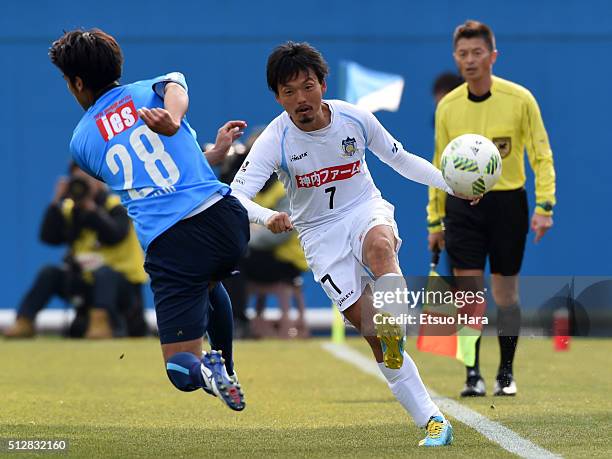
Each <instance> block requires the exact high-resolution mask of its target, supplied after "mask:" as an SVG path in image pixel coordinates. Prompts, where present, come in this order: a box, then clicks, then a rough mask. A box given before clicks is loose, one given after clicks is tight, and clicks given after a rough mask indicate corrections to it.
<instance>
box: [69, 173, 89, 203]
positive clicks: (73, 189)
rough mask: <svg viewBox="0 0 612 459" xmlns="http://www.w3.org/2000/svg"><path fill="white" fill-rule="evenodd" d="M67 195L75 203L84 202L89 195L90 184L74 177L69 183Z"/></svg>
mask: <svg viewBox="0 0 612 459" xmlns="http://www.w3.org/2000/svg"><path fill="white" fill-rule="evenodd" d="M66 194H67V196H68V197H69V198H70V199H72V200H73V201H75V202H79V201H82V200H83V199H84V198H85V197H86V196H87V195H88V194H89V184H88V183H87V181H85V180H84V179H82V178H80V177H72V178H71V179H70V181H69V182H68V192H67V193H66Z"/></svg>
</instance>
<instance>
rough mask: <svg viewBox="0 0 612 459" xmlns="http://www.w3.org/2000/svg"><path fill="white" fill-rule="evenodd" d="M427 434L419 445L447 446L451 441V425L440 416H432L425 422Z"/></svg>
mask: <svg viewBox="0 0 612 459" xmlns="http://www.w3.org/2000/svg"><path fill="white" fill-rule="evenodd" d="M426 429H427V435H426V436H425V438H423V439H422V440H421V441H420V442H419V446H448V445H450V444H451V443H452V442H453V426H451V424H450V422H448V420H447V419H444V418H443V417H442V416H432V417H431V418H429V421H428V422H427V427H426Z"/></svg>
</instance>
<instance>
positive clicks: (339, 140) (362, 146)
mask: <svg viewBox="0 0 612 459" xmlns="http://www.w3.org/2000/svg"><path fill="white" fill-rule="evenodd" d="M324 103H325V104H327V106H328V107H329V109H330V111H331V122H330V124H329V125H327V126H326V127H324V128H322V129H319V130H317V131H312V132H306V131H302V130H301V129H299V128H298V127H296V126H295V124H294V123H293V121H291V118H290V117H289V115H288V114H287V112H283V113H282V114H281V115H279V116H278V117H277V118H276V119H275V120H274V121H272V122H271V123H270V124H269V125H268V127H267V128H266V129H265V130H264V131H263V133H262V134H261V135H260V137H259V138H258V139H257V141H256V142H255V144H254V145H253V147H252V148H251V151H250V153H249V155H248V157H247V158H246V160H245V161H244V163H243V165H242V167H241V168H240V170H239V172H238V173H237V174H236V177H235V178H234V181H233V183H232V185H231V187H232V190H233V192H234V194H235V195H236V196H238V197H239V198H241V201H244V198H245V197H246V198H248V199H249V200H250V199H252V197H253V196H254V195H255V194H256V193H257V192H258V191H259V190H260V189H261V188H262V187H263V185H264V184H265V182H266V181H267V180H268V178H269V177H270V175H271V174H272V172H276V173H277V175H278V177H279V179H280V180H281V181H282V183H283V185H284V186H285V189H286V191H287V194H288V197H289V201H290V217H291V221H292V223H293V225H294V226H295V227H296V229H297V230H298V232H299V233H300V234H301V233H303V232H305V231H308V230H310V229H312V228H315V227H318V226H319V225H322V224H326V223H329V222H333V221H335V220H338V219H340V218H342V217H343V216H344V215H347V214H348V213H349V212H350V211H351V210H352V209H355V208H356V207H357V206H358V205H359V204H361V203H364V202H366V201H369V200H371V199H376V198H378V197H380V191H379V190H378V188H376V185H375V184H374V181H373V180H372V176H371V175H370V172H369V170H368V166H367V164H366V158H365V153H366V149H369V150H370V151H372V152H373V153H374V154H375V155H377V156H378V157H379V158H380V159H381V160H382V161H383V162H385V163H387V164H389V165H391V166H392V167H393V168H394V169H396V170H397V171H398V172H399V173H400V174H402V175H404V176H405V177H407V178H410V179H413V180H416V181H418V182H421V183H424V184H427V185H431V186H436V187H438V188H441V189H443V190H445V191H448V187H447V186H446V184H445V183H444V180H443V178H442V175H441V173H440V171H438V170H437V169H436V168H435V167H434V166H432V165H431V164H430V163H429V162H428V161H426V160H424V159H422V158H419V157H418V156H415V155H412V154H410V153H408V152H406V151H405V150H404V148H403V147H402V145H401V143H400V142H398V141H397V140H395V139H394V138H393V137H392V136H391V135H390V134H389V133H388V132H387V131H386V130H385V128H384V127H383V126H382V125H381V124H380V122H379V121H378V120H377V119H376V117H374V115H372V114H371V113H370V112H368V111H365V110H363V109H361V108H358V107H356V106H354V105H352V104H349V103H347V102H343V101H339V100H329V101H324ZM249 204H250V203H249ZM247 209H248V210H249V216H250V219H251V221H254V222H258V223H262V224H265V221H266V220H267V218H269V216H270V215H272V213H266V212H261V211H263V209H261V208H260V210H261V211H259V210H258V209H253V207H251V206H247Z"/></svg>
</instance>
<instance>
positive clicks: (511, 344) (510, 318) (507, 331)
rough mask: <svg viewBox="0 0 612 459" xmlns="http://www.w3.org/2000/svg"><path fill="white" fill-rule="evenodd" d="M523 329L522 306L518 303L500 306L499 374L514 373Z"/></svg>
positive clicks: (498, 329) (498, 320)
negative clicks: (514, 364) (516, 354)
mask: <svg viewBox="0 0 612 459" xmlns="http://www.w3.org/2000/svg"><path fill="white" fill-rule="evenodd" d="M520 330H521V308H520V307H519V305H518V304H513V305H512V306H506V307H499V308H498V310H497V335H498V340H499V353H500V361H499V369H498V371H497V373H498V375H505V374H511V373H512V363H513V362H514V353H515V352H516V345H517V344H518V336H519V333H520Z"/></svg>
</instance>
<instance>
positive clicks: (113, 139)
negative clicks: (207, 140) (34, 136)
mask: <svg viewBox="0 0 612 459" xmlns="http://www.w3.org/2000/svg"><path fill="white" fill-rule="evenodd" d="M49 56H50V58H51V62H52V63H53V64H55V65H56V66H57V67H58V68H59V69H60V70H61V71H62V73H63V75H64V79H65V80H66V82H67V85H68V89H69V90H70V92H71V93H72V94H73V96H74V97H75V98H76V99H77V101H78V102H79V104H80V105H81V106H82V107H83V108H84V109H85V110H86V112H85V115H84V116H83V118H82V119H81V121H80V122H79V124H78V125H77V127H76V129H75V130H74V134H73V137H72V141H71V143H70V148H71V151H72V155H73V157H74V160H75V161H76V162H77V164H78V165H79V166H80V167H81V168H82V169H83V170H85V171H86V172H87V173H89V174H90V175H92V176H94V177H96V178H98V179H100V180H102V181H104V182H106V183H107V184H108V186H109V187H110V188H111V189H112V190H113V191H114V192H116V193H118V194H119V196H120V197H121V201H122V203H123V205H124V206H125V207H126V208H127V210H128V213H129V215H130V217H131V218H132V219H133V220H134V225H135V228H136V232H137V233H138V237H139V239H140V242H141V244H142V246H143V248H144V249H145V251H146V260H145V269H146V271H147V273H148V274H149V276H150V278H151V288H152V290H153V294H154V299H155V310H156V314H157V325H158V329H159V338H160V342H161V347H162V354H163V358H164V361H165V364H166V372H167V374H168V377H169V379H170V381H171V382H172V384H174V385H175V386H176V387H177V388H178V389H179V390H182V391H193V390H196V389H198V388H202V389H203V390H204V391H206V392H207V393H209V394H211V395H214V396H217V397H219V398H220V399H221V400H222V401H223V402H224V403H225V404H227V406H229V407H230V408H231V409H233V410H236V411H240V410H243V409H244V407H245V402H244V396H243V393H242V390H241V387H240V385H239V383H238V379H237V376H236V373H235V372H234V369H233V356H232V338H233V320H232V311H231V303H230V300H229V297H228V295H227V292H226V291H225V288H224V287H223V285H222V284H221V283H220V282H219V281H221V280H222V279H223V278H225V277H227V276H229V275H230V274H231V272H232V271H234V269H235V266H236V264H237V262H238V260H239V259H240V257H241V256H242V254H243V253H244V250H245V249H246V245H247V243H248V239H249V226H248V225H249V221H248V216H247V213H246V211H245V209H244V208H243V207H242V205H241V204H240V203H239V202H238V200H237V199H236V198H234V197H233V196H230V194H229V193H230V188H229V187H228V186H227V185H225V184H223V183H221V182H219V181H218V180H217V179H216V177H215V175H214V173H213V171H212V170H211V168H210V166H209V163H208V161H207V159H206V158H205V157H204V155H203V154H202V151H201V149H200V146H199V145H198V143H197V141H196V134H195V132H194V131H193V129H191V127H190V126H189V124H188V123H187V120H186V119H185V113H186V112H187V107H188V104H189V99H188V96H187V85H186V83H185V78H184V77H183V75H182V74H180V73H170V74H167V75H164V76H161V77H158V78H155V79H152V80H146V81H139V82H136V83H132V84H127V85H120V84H119V82H118V80H119V78H120V77H121V68H122V64H123V55H122V53H121V49H120V47H119V45H118V44H117V42H116V41H115V39H114V38H113V37H112V36H110V35H108V34H106V33H104V32H103V31H101V30H99V29H92V30H89V31H85V30H73V31H70V32H66V33H65V34H64V35H63V36H62V37H61V38H59V39H58V40H56V41H55V42H54V43H53V45H52V46H51V49H50V51H49ZM244 127H246V123H245V122H243V121H230V122H228V123H226V124H225V125H224V126H223V127H221V129H219V132H218V135H217V139H216V143H215V147H214V148H213V149H212V150H211V151H210V152H208V153H207V158H208V159H209V160H211V161H212V160H219V159H222V158H223V157H224V155H225V154H226V153H227V150H228V149H229V147H230V146H231V144H232V142H233V141H234V140H235V139H237V138H238V137H240V136H241V135H242V129H244ZM205 333H208V338H209V341H210V344H211V348H212V349H213V351H211V352H210V353H204V354H203V353H202V341H203V335H204V334H205ZM218 351H221V352H222V354H220V353H219V352H218ZM221 355H223V357H224V358H225V359H223V358H222V357H221Z"/></svg>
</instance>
